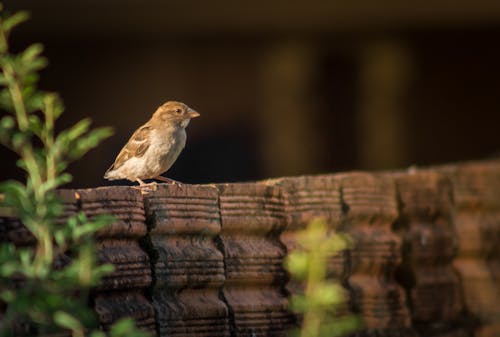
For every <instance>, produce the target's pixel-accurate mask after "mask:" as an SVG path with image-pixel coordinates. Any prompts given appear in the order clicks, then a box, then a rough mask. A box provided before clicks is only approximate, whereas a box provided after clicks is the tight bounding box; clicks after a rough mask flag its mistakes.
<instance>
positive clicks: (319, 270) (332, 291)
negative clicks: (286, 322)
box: [285, 219, 359, 337]
mask: <svg viewBox="0 0 500 337" xmlns="http://www.w3.org/2000/svg"><path fill="white" fill-rule="evenodd" d="M296 239H297V244H298V249H297V250H294V251H292V252H290V253H289V255H288V258H287V260H286V261H285V265H286V268H287V269H288V271H289V273H290V275H291V277H292V279H293V280H295V281H298V282H301V283H302V284H303V285H304V291H303V293H302V294H294V295H293V296H292V301H291V303H292V310H293V311H294V312H296V313H299V314H301V315H302V317H303V320H302V324H301V328H300V330H299V331H295V332H294V334H295V335H298V336H300V337H320V336H329V337H331V336H343V335H345V334H347V333H349V332H352V331H354V330H355V329H356V328H357V327H358V325H359V322H358V320H357V318H356V317H355V316H352V315H346V314H341V313H339V308H342V307H345V302H346V296H345V291H344V289H343V288H342V286H341V285H340V284H339V283H338V282H337V281H335V280H329V279H327V265H328V263H327V262H328V259H329V258H331V257H332V256H334V255H335V254H337V253H338V252H340V251H341V250H344V249H346V248H347V247H348V243H349V239H348V238H347V237H346V236H345V235H342V234H338V233H336V234H333V233H328V229H327V226H326V223H325V222H324V221H323V220H320V219H317V220H314V221H312V222H311V223H310V224H309V225H308V227H307V228H306V229H305V230H303V231H300V232H298V233H297V235H296Z"/></svg>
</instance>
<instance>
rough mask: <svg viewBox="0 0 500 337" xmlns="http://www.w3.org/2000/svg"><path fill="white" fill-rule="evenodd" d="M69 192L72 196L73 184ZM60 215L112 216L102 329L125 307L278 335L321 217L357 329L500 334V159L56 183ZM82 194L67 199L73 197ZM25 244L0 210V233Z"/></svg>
mask: <svg viewBox="0 0 500 337" xmlns="http://www.w3.org/2000/svg"><path fill="white" fill-rule="evenodd" d="M75 192H76V194H75ZM60 193H61V196H62V197H63V199H64V200H65V203H66V208H65V215H66V216H68V215H71V214H74V213H76V212H78V211H84V212H85V213H87V215H89V216H92V215H96V214H100V213H111V214H113V215H115V216H116V217H117V219H118V221H117V222H116V223H115V224H113V225H112V226H111V227H110V228H108V229H106V230H105V231H102V232H101V233H99V235H98V237H97V239H98V241H99V256H100V260H101V261H103V262H110V263H113V264H115V266H116V267H117V269H116V271H115V273H114V274H112V275H110V276H109V277H107V278H105V279H104V280H103V283H102V285H101V286H100V287H98V288H97V289H96V290H95V291H94V297H93V304H92V305H94V307H95V309H96V311H97V313H98V315H99V318H100V320H101V324H102V326H103V328H104V329H106V328H107V327H108V326H109V324H111V323H112V322H113V321H115V320H116V319H118V318H119V317H121V316H125V315H129V316H132V317H133V318H134V319H135V320H136V321H137V322H138V325H139V326H141V327H143V328H144V329H148V330H150V331H155V332H156V333H157V334H158V335H161V336H286V335H287V330H288V329H289V328H291V327H293V326H295V325H296V324H297V322H298V321H300V317H295V316H294V315H291V314H290V313H289V312H288V310H287V309H288V305H289V304H288V295H289V294H290V293H293V292H295V291H297V290H298V289H300V287H301V285H300V284H296V283H294V282H290V280H289V278H288V276H287V274H286V272H285V270H284V269H283V267H282V262H283V259H284V258H285V257H286V254H287V253H288V252H289V251H290V250H293V249H294V248H295V247H296V245H297V243H296V240H295V233H296V232H297V231H298V230H301V229H303V228H305V226H306V225H307V224H308V222H309V221H311V220H312V219H314V218H317V217H321V218H323V219H325V220H326V222H327V224H328V225H329V227H330V228H331V232H332V233H334V232H335V231H343V232H346V233H348V234H349V235H350V236H351V237H352V238H354V240H355V245H354V246H353V247H351V248H350V249H348V250H347V251H344V252H341V253H339V254H338V255H337V256H335V257H333V258H332V259H331V260H330V261H329V275H331V276H332V277H333V276H335V277H337V278H340V280H341V282H342V284H343V285H344V286H345V288H346V290H347V291H348V293H349V294H350V301H349V305H348V307H346V308H344V309H343V312H346V313H347V312H354V313H356V314H358V315H359V316H360V317H361V318H362V319H363V322H364V330H362V331H359V332H357V333H356V334H355V335H357V336H422V337H424V336H442V337H444V336H478V337H479V336H481V337H484V336H499V335H500V306H498V304H497V303H498V301H499V300H500V287H499V286H498V285H499V284H500V160H490V161H478V162H467V163H460V164H453V165H446V166H439V167H432V168H425V169H411V170H408V171H396V172H381V173H367V172H348V173H341V174H330V175H316V176H302V177H290V178H280V179H273V180H266V181H259V182H253V183H235V184H217V185H183V186H180V187H179V186H171V185H163V184H160V185H159V188H158V190H157V191H155V192H153V193H151V194H149V195H147V196H145V197H143V196H142V195H140V193H138V191H137V190H135V189H132V188H130V187H101V188H96V189H86V190H64V191H61V192H60ZM76 195H77V196H78V197H77V198H76V199H75V196H76ZM1 240H4V241H5V240H10V241H13V242H15V243H16V244H19V245H26V244H32V240H31V239H30V235H29V233H26V231H23V228H22V225H21V224H19V223H18V222H15V220H13V219H11V218H8V217H3V218H0V241H1Z"/></svg>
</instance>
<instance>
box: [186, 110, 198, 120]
mask: <svg viewBox="0 0 500 337" xmlns="http://www.w3.org/2000/svg"><path fill="white" fill-rule="evenodd" d="M188 115H189V118H196V117H199V116H200V114H199V113H197V112H196V111H194V110H190V111H189V112H188Z"/></svg>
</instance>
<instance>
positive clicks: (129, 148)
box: [104, 102, 200, 191]
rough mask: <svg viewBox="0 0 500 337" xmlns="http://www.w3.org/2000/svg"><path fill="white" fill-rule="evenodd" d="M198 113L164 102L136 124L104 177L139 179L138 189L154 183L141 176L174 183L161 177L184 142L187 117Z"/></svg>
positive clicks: (111, 178)
mask: <svg viewBox="0 0 500 337" xmlns="http://www.w3.org/2000/svg"><path fill="white" fill-rule="evenodd" d="M199 115H200V114H199V113H197V112H196V111H194V110H192V109H191V108H190V107H188V106H187V105H186V104H184V103H180V102H166V103H164V104H163V105H161V106H160V107H159V108H158V109H157V110H156V111H155V113H154V114H153V116H152V117H151V119H150V120H149V121H148V122H147V123H146V124H144V125H143V126H141V127H140V128H138V129H137V130H136V131H135V132H134V133H133V135H132V137H130V139H129V141H128V142H127V144H125V146H124V147H123V149H122V150H121V151H120V153H119V154H118V156H117V157H116V159H115V162H114V164H113V165H111V167H110V168H109V169H108V170H107V171H106V173H105V174H104V178H106V179H108V180H118V179H128V180H130V181H137V182H139V188H140V189H141V191H143V190H144V189H146V188H148V187H149V186H151V185H153V186H154V185H155V184H156V183H151V184H145V183H144V182H143V180H144V179H157V180H161V181H165V182H169V183H176V182H175V181H174V180H172V179H168V178H165V177H162V176H161V174H162V173H163V172H165V171H167V170H168V169H169V168H170V166H172V164H173V163H174V162H175V160H176V159H177V157H178V156H179V154H180V153H181V151H182V149H183V148H184V145H186V130H185V128H186V127H187V126H188V124H189V121H190V120H191V118H195V117H198V116H199Z"/></svg>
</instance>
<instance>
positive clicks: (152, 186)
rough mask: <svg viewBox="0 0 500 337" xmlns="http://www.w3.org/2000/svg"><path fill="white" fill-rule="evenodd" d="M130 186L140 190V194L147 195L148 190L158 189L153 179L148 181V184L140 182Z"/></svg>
mask: <svg viewBox="0 0 500 337" xmlns="http://www.w3.org/2000/svg"><path fill="white" fill-rule="evenodd" d="M132 188H133V189H136V190H139V191H141V194H142V195H147V194H149V193H150V192H154V191H156V190H157V189H158V184H157V183H156V182H155V181H153V182H151V183H148V184H142V185H139V186H132Z"/></svg>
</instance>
